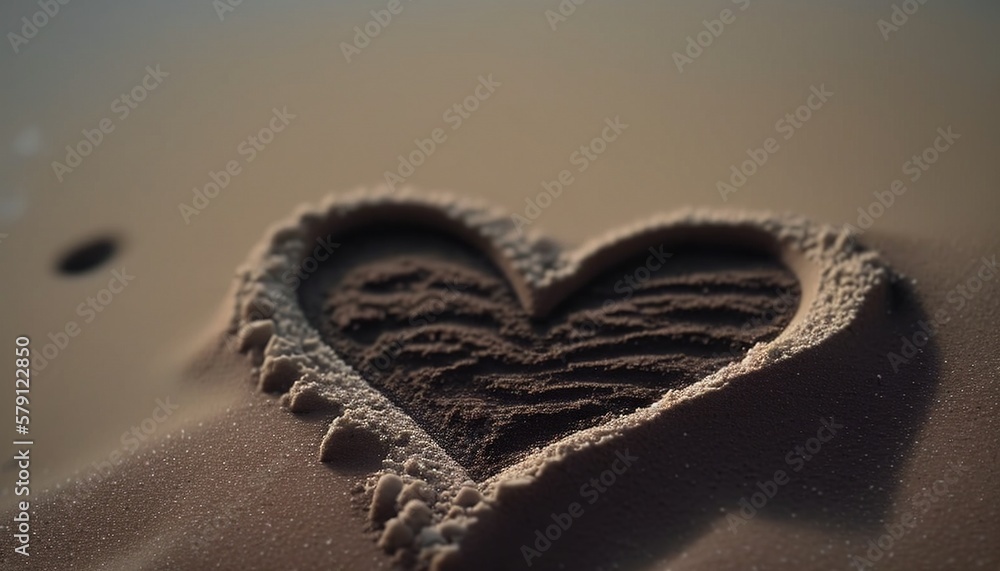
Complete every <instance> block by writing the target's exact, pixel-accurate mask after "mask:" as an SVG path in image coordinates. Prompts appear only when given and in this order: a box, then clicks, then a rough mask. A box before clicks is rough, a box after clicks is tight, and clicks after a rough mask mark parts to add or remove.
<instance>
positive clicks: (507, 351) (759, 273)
mask: <svg viewBox="0 0 1000 571" xmlns="http://www.w3.org/2000/svg"><path fill="white" fill-rule="evenodd" d="M338 240H339V241H340V242H341V244H342V247H341V248H340V249H339V251H338V258H337V264H335V265H329V266H328V267H327V268H326V269H325V271H324V270H321V272H322V273H321V274H319V275H317V276H316V277H314V278H313V277H311V278H310V279H309V281H308V282H306V287H303V288H302V292H303V295H302V299H303V304H304V309H305V311H306V315H307V316H308V317H309V318H310V320H311V321H313V323H314V325H315V326H316V328H317V329H318V330H319V331H320V332H321V333H322V334H323V336H324V339H325V341H326V342H327V343H328V344H330V345H331V346H332V347H333V348H334V349H335V350H336V351H337V352H338V354H340V355H342V356H343V357H344V359H345V360H346V361H347V362H348V364H350V365H351V366H352V367H354V368H355V369H356V370H357V371H359V372H360V373H361V374H362V376H364V377H365V378H366V379H367V380H368V382H370V383H371V384H372V385H373V386H374V387H376V388H377V389H378V390H380V391H381V392H382V393H383V394H385V395H386V396H388V397H389V398H390V399H391V400H392V401H393V402H394V404H396V405H397V406H399V407H400V408H402V409H403V410H404V411H406V413H407V414H409V415H410V416H411V417H413V418H414V420H416V421H417V422H418V423H419V424H420V425H421V426H422V427H423V428H424V430H426V431H427V432H428V433H430V434H434V435H435V436H436V438H437V439H438V441H439V442H440V443H441V445H442V446H443V447H444V448H445V450H446V451H447V452H448V453H449V454H450V455H451V456H452V457H453V458H455V459H456V460H457V461H458V462H459V463H461V464H462V465H463V466H464V467H465V468H466V470H467V471H468V472H469V474H470V475H471V476H472V477H474V478H476V479H477V480H483V479H485V478H487V477H489V476H492V475H493V474H496V473H497V472H499V471H500V470H501V469H503V468H504V467H505V466H507V465H509V464H510V463H511V462H513V461H515V460H518V459H520V458H521V457H523V456H524V454H525V453H526V452H527V451H529V450H531V449H533V448H535V447H538V446H544V445H546V444H548V443H550V442H553V441H554V440H556V439H558V438H560V437H563V436H565V435H567V434H570V433H572V432H575V431H577V430H580V429H584V428H589V427H591V426H595V425H597V424H600V423H603V422H606V421H607V420H609V419H610V418H613V417H615V416H619V415H621V414H625V413H629V412H632V411H633V410H635V409H636V408H639V407H644V406H648V405H649V404H651V403H653V402H655V401H656V400H658V399H659V398H661V397H662V395H663V394H664V392H665V391H666V390H667V389H675V388H680V387H683V386H686V385H688V384H691V383H693V382H696V381H698V380H700V379H703V378H705V377H706V376H708V375H709V374H711V373H712V372H714V371H716V370H718V369H720V368H721V367H722V366H724V365H726V364H727V363H729V362H732V361H734V360H736V359H738V358H740V357H742V355H743V353H744V352H745V350H746V349H747V348H749V347H750V346H752V345H753V344H754V343H757V342H760V341H767V340H770V339H772V338H774V337H775V336H776V335H777V334H778V333H779V332H780V331H781V330H782V329H784V328H785V327H786V326H787V325H788V323H789V321H790V320H791V317H792V315H793V314H794V312H795V309H796V307H797V304H798V299H799V287H798V284H797V281H796V279H795V277H794V275H793V274H792V273H791V272H790V271H789V270H787V269H786V268H784V267H783V266H781V265H780V264H779V263H777V262H776V261H774V260H772V259H769V258H765V257H762V256H759V255H752V254H749V253H733V252H732V251H731V250H730V251H728V252H722V251H718V250H716V251H711V250H704V249H702V250H695V249H690V248H689V249H686V250H676V249H675V251H669V252H668V251H666V250H665V249H663V248H662V247H655V246H654V247H651V248H649V249H647V250H644V251H642V252H641V253H640V254H639V255H636V256H634V257H632V258H631V259H628V258H626V259H623V260H622V261H621V263H620V264H619V265H618V266H617V267H616V268H614V269H612V270H609V271H607V272H605V273H604V274H602V275H601V276H599V277H598V278H597V279H595V280H593V281H591V282H590V283H589V284H588V285H587V286H586V287H585V288H584V289H583V290H581V291H578V292H576V293H575V294H573V295H570V296H568V298H567V299H566V300H565V301H564V302H563V303H562V304H560V305H559V306H558V307H556V308H555V309H554V310H553V311H552V312H550V315H548V316H546V317H545V318H544V319H535V320H532V319H530V318H529V315H528V314H527V312H526V311H525V309H524V308H523V307H522V305H521V303H520V302H519V300H518V299H517V297H516V296H515V294H514V292H513V291H512V289H511V287H510V285H509V284H508V283H507V281H506V279H505V277H504V276H502V275H501V274H500V273H499V272H498V271H497V270H496V269H495V268H494V267H493V266H492V265H491V264H490V263H489V262H488V260H486V259H485V256H484V255H483V254H482V253H479V252H476V251H474V250H472V249H471V248H469V247H467V246H464V245H462V244H460V243H459V242H457V241H456V240H454V239H448V238H445V237H443V236H438V235H435V234H433V233H430V232H428V231H420V230H411V231H408V232H406V231H402V232H401V231H398V230H391V229H388V228H377V229H372V230H370V232H367V233H365V234H355V235H353V236H348V237H338Z"/></svg>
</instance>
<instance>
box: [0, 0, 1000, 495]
mask: <svg viewBox="0 0 1000 571" xmlns="http://www.w3.org/2000/svg"><path fill="white" fill-rule="evenodd" d="M578 1H579V0H578ZM43 4H44V6H43ZM904 4H905V5H906V6H905V7H906V10H903V8H902V7H901V6H903V5H904ZM914 8H915V9H914ZM45 10H48V11H49V12H53V11H54V12H55V14H54V15H50V14H49V13H46V12H45ZM373 11H374V13H373ZM907 11H909V12H910V13H908V14H907ZM39 13H42V14H44V17H43V16H38V14H39ZM0 14H2V18H0V21H2V23H3V26H2V31H3V32H4V34H5V37H6V39H7V42H6V43H5V45H4V46H3V47H2V48H0V69H2V77H3V87H2V88H0V89H2V92H3V104H2V105H0V118H2V121H0V165H2V170H0V268H2V269H3V279H2V280H0V312H2V313H0V314H2V319H0V344H6V346H8V347H13V344H14V339H15V338H16V337H17V336H18V335H27V336H30V337H31V338H32V340H33V347H34V348H35V350H36V352H38V351H40V350H41V349H42V347H43V346H44V345H45V344H47V343H50V341H49V340H48V339H49V337H48V336H49V334H50V333H52V334H55V337H59V336H58V335H57V334H58V332H60V331H63V330H64V329H65V327H66V325H67V324H68V323H69V322H70V321H73V322H76V324H77V325H78V326H79V328H80V333H79V334H78V335H76V336H74V337H72V338H71V339H70V340H69V342H68V343H67V344H66V346H65V347H63V348H59V350H58V352H57V354H55V357H54V358H52V359H46V361H47V362H46V364H45V366H44V368H42V369H41V370H38V371H35V372H34V373H33V381H34V382H33V384H32V436H33V437H34V438H35V440H36V442H37V444H36V452H35V453H34V454H36V455H37V458H38V459H37V460H36V463H35V466H34V470H35V478H37V480H36V483H35V486H36V487H37V486H45V485H46V483H47V482H51V481H55V480H56V479H58V478H59V477H60V475H61V474H63V473H66V472H71V471H73V470H75V469H79V468H80V467H81V466H85V465H87V464H88V463H89V462H90V461H91V460H93V459H94V458H96V457H100V456H101V455H105V456H106V454H107V451H108V450H109V449H110V448H111V447H114V446H117V442H118V438H119V436H120V435H121V434H122V432H123V431H125V430H128V428H129V427H130V426H131V425H133V424H135V423H137V422H139V421H141V420H142V419H143V418H145V417H147V416H148V415H149V414H150V411H151V410H153V409H154V407H155V406H156V403H155V399H156V398H158V397H162V396H164V395H165V394H167V393H168V392H170V391H173V389H172V388H171V387H172V384H173V383H174V382H175V381H176V378H175V376H176V375H177V370H176V369H175V368H174V365H175V360H174V359H172V356H173V355H175V354H176V353H177V352H179V351H181V350H182V349H183V348H184V347H185V345H186V344H190V343H191V342H192V340H193V339H194V338H195V337H196V336H197V335H199V334H200V332H202V331H203V329H204V328H205V326H206V325H207V324H208V321H209V318H210V316H211V315H213V314H214V313H215V312H216V311H217V309H218V308H219V306H220V303H221V301H222V299H223V296H224V294H225V292H226V290H227V288H228V287H229V285H230V280H231V277H232V275H233V271H234V269H235V268H236V266H237V265H238V264H240V263H241V262H242V261H243V260H244V259H245V257H246V256H247V254H248V251H249V249H250V247H251V246H252V245H253V244H254V243H256V242H257V240H258V239H259V238H260V237H261V236H262V234H263V233H264V229H265V228H266V226H267V225H268V224H270V223H271V222H272V221H274V220H276V219H278V218H282V217H284V216H286V215H287V214H289V213H290V212H291V211H292V210H293V208H294V207H295V206H296V205H297V204H299V203H301V202H316V201H318V200H319V199H321V198H322V197H323V196H325V195H327V194H328V193H331V192H342V191H346V190H351V189H354V188H357V187H360V186H371V185H378V184H385V183H386V181H387V179H388V180H389V181H390V182H394V183H395V182H398V180H399V179H405V184H409V185H415V186H417V187H419V188H424V189H434V190H436V189H445V190H451V191H454V192H455V193H458V194H461V195H466V196H472V197H478V198H482V199H485V200H487V201H489V202H492V203H494V204H497V205H499V206H502V207H505V208H506V209H508V210H509V211H510V212H512V213H517V214H521V215H524V216H527V214H526V208H527V203H526V200H533V199H534V197H536V196H537V195H538V194H539V193H540V192H542V190H543V186H542V185H543V183H547V182H549V181H554V180H557V179H558V178H559V176H560V173H561V172H562V171H564V170H568V171H569V172H570V173H571V175H572V182H571V183H570V184H568V185H566V186H565V188H564V191H563V192H562V194H561V195H560V196H559V197H558V198H556V199H554V200H553V201H552V203H551V205H549V206H547V207H546V208H543V209H541V212H540V214H538V215H537V217H536V218H535V219H534V220H532V222H531V225H530V227H531V228H532V229H535V230H539V231H543V232H545V233H548V234H550V235H552V236H554V237H556V238H559V239H561V240H564V241H567V242H577V241H580V240H583V239H586V238H588V237H592V236H594V235H596V234H599V233H601V232H603V231H606V230H610V229H613V228H615V227H616V226H619V225H621V224H624V223H628V222H630V221H633V220H636V219H637V218H641V217H645V216H649V215H650V214H651V213H653V212H657V211H669V210H672V209H675V208H678V207H682V206H686V205H693V206H704V207H711V208H749V209H755V210H775V211H791V212H795V213H800V214H803V215H806V216H808V217H810V218H812V219H814V220H816V221H819V222H825V223H830V224H835V225H844V224H846V223H851V224H853V225H855V226H858V225H859V220H858V219H859V212H858V209H859V208H862V209H865V210H868V211H869V212H870V214H869V215H871V214H874V213H875V212H878V215H876V216H872V219H871V221H870V223H871V229H870V231H869V232H866V237H868V238H869V239H870V240H874V242H875V243H876V244H878V241H879V240H880V239H881V240H887V241H895V242H909V243H916V242H919V243H920V244H929V245H933V247H931V246H928V253H927V255H928V256H930V257H947V258H952V259H954V260H957V261H956V264H957V265H959V266H961V268H965V269H970V268H974V266H975V264H976V263H977V262H976V261H977V260H978V259H979V257H980V256H982V255H986V254H988V253H990V252H995V249H996V246H997V232H996V230H995V224H996V221H997V220H996V219H997V213H998V212H1000V209H998V206H1000V193H998V192H997V189H998V182H1000V173H998V170H997V168H996V163H997V153H998V151H1000V145H998V136H997V133H998V132H1000V114H998V113H997V101H998V100H1000V50H998V44H1000V40H998V36H997V35H996V26H997V23H998V16H1000V4H997V3H995V2H987V1H971V0H964V1H949V2H944V1H943V0H929V1H928V2H926V3H923V4H919V3H917V2H910V3H904V2H895V3H894V2H890V1H887V0H879V1H870V2H861V1H841V2H833V1H827V2H815V1H813V2H793V1H790V0H788V1H779V0H739V1H730V0H712V1H708V2H706V1H694V0H684V1H672V2H655V1H624V2H598V1H596V0H590V1H585V2H582V3H579V4H577V3H574V2H572V1H571V0H563V1H562V2H561V3H560V2H559V1H557V0H545V1H540V2H524V1H515V0H512V1H505V2H484V1H481V0H477V1H467V0H464V1H461V2H460V1H458V0H412V1H411V0H401V1H399V2H397V1H395V0H394V1H391V2H390V1H383V0H377V1H366V2H359V1H344V2H319V1H302V2H264V1H261V0H242V2H239V1H238V0H229V1H227V0H215V1H214V2H213V1H211V0H198V1H192V0H178V1H171V2H152V1H151V0H137V1H130V2H125V1H113V0H93V1H88V2H82V1H80V0H77V1H70V2H67V3H65V4H63V3H61V2H58V1H56V0H52V1H51V2H46V1H45V0H42V2H36V1H15V2H5V3H4V4H3V6H2V8H0ZM43 22H44V23H43ZM817 93H823V94H824V95H823V97H822V98H821V97H819V96H818V95H816V94H817ZM456 105H457V106H458V107H456ZM803 106H805V107H803ZM796 113H797V114H798V115H796ZM789 114H791V115H789ZM789 117H790V118H789ZM608 121H610V122H611V123H616V121H617V123H616V124H617V125H618V128H617V129H616V130H613V131H614V132H613V136H614V139H613V140H611V137H610V135H612V131H609V130H607V129H605V128H606V127H607V126H608ZM622 124H624V125H625V127H621V125H622ZM790 125H791V127H790ZM949 128H950V129H951V131H950V133H953V134H954V135H958V137H954V136H951V137H950V138H949V140H948V142H947V143H946V142H945V139H944V138H942V137H943V135H941V133H942V132H944V133H948V132H949V131H948V129H949ZM939 129H940V130H941V131H939ZM436 130H440V131H436ZM435 133H437V135H435ZM769 138H770V139H774V143H775V144H774V145H771V149H773V152H770V151H769V152H768V155H767V160H766V162H765V163H764V164H761V165H758V166H755V167H753V168H749V167H744V166H743V165H744V162H745V161H746V160H748V158H750V155H748V150H750V151H756V150H757V149H760V148H763V147H765V145H766V144H767V141H768V139H769ZM428 139H430V140H432V141H435V142H434V144H433V147H434V149H433V151H432V152H427V149H428V148H429V146H428V143H427V142H426V140H428ZM595 139H603V142H600V141H595ZM418 140H419V142H418ZM936 141H937V142H938V145H937V149H936V152H927V149H928V148H934V145H935V142H936ZM67 147H69V148H67ZM581 147H584V149H582V150H581ZM945 147H947V148H945ZM74 153H76V154H79V155H80V156H78V157H74V156H73V155H74ZM414 153H416V154H414ZM914 155H916V156H917V157H918V160H916V161H914ZM400 157H402V158H403V159H405V161H403V162H407V161H409V162H410V166H413V169H412V173H411V172H410V169H409V168H408V166H407V165H401V158H400ZM412 158H415V160H412V161H411V160H410V159H412ZM931 158H933V161H932V160H930V159H931ZM921 161H922V163H923V166H921ZM417 162H419V165H417V164H415V163H417ZM758 162H759V161H758ZM924 167H926V168H924ZM734 168H735V169H737V170H740V169H743V174H744V175H746V174H747V173H748V171H750V170H752V171H754V172H753V174H750V175H749V176H745V177H743V178H744V179H745V182H744V183H742V184H741V185H740V186H739V187H736V186H735V182H734V181H736V182H738V181H739V180H741V177H739V176H735V175H733V169H734ZM915 168H916V169H919V171H917V170H914V169H915ZM227 170H228V172H227ZM223 173H226V174H223ZM387 173H391V175H392V176H387ZM914 177H916V178H914ZM897 179H898V180H900V181H902V182H903V183H904V184H905V186H906V191H905V192H904V193H902V194H897V195H896V197H895V200H894V202H893V203H892V205H891V206H888V207H886V208H883V209H881V210H880V209H877V208H876V209H874V211H872V210H871V209H870V208H869V207H870V205H871V204H872V203H873V202H875V201H876V198H877V197H876V196H875V195H874V194H873V193H884V192H887V191H889V189H890V188H891V185H892V184H893V181H894V180H897ZM226 180H228V182H227V183H220V182H219V181H226ZM213 181H214V183H215V184H223V185H224V186H225V188H222V189H220V191H219V192H218V193H217V194H216V193H215V192H214V187H212V186H211V185H210V183H213ZM721 183H725V184H730V185H734V188H735V191H733V192H720V184H721ZM206 187H207V188H206ZM195 189H198V190H197V191H196V190H195ZM205 190H208V191H209V194H212V195H214V197H211V198H208V197H203V198H200V199H197V200H196V196H197V195H198V194H199V192H202V193H203V192H204V191H205ZM531 213H534V210H531ZM863 224H865V225H867V224H868V222H863ZM880 237H881V238H880ZM95 239H106V240H107V244H108V247H107V248H106V249H105V251H103V252H101V251H97V250H92V251H89V252H84V253H82V254H80V255H79V256H77V257H76V258H72V260H71V262H73V263H70V266H71V267H70V268H68V269H67V268H62V269H61V268H60V264H62V263H63V262H65V261H66V257H67V256H71V255H72V254H74V253H76V252H78V250H79V249H80V248H81V247H85V246H87V245H88V244H90V243H92V241H93V240H95ZM98 250H100V249H99V248H98ZM890 261H892V260H891V259H890ZM903 269H904V270H905V269H906V268H905V264H904V267H903ZM75 270H79V271H75ZM114 270H118V271H119V272H121V271H123V270H124V271H125V272H127V274H129V275H132V276H134V279H132V280H131V281H128V285H127V287H125V288H124V289H122V290H121V291H120V293H115V294H114V296H113V299H111V301H110V303H107V304H106V305H105V304H104V303H103V302H102V301H100V300H98V302H97V303H98V305H100V307H101V310H100V312H99V313H98V312H97V310H96V309H94V314H93V316H92V317H91V314H90V313H89V312H88V311H87V309H86V308H84V309H83V310H81V309H80V304H83V303H87V300H88V297H93V296H95V295H97V294H98V293H99V292H100V290H101V289H103V288H106V287H108V283H109V281H110V280H111V279H112V278H113V277H114V275H113V273H112V272H113V271H114ZM956 271H958V270H956ZM106 299H107V298H106ZM941 301H942V300H940V299H938V300H936V301H935V302H941ZM932 305H933V304H932ZM932 311H933V307H932ZM932 311H931V312H932ZM87 317H91V320H90V321H87ZM52 342H54V341H52ZM10 361H11V365H5V366H12V362H13V358H11V359H10ZM10 393H12V391H8V390H4V391H3V397H2V402H4V403H7V402H10V400H9V399H12V396H11V394H10ZM9 486H10V482H8V481H4V482H3V487H4V493H5V494H9V493H10V490H9Z"/></svg>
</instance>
